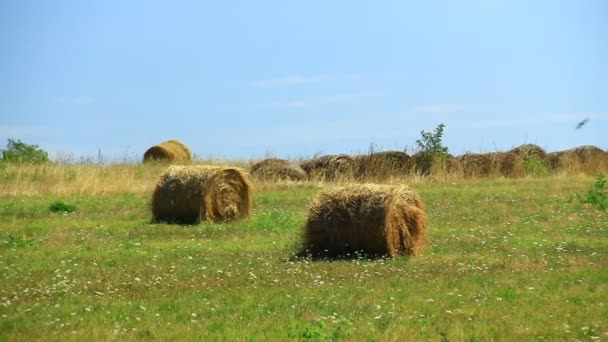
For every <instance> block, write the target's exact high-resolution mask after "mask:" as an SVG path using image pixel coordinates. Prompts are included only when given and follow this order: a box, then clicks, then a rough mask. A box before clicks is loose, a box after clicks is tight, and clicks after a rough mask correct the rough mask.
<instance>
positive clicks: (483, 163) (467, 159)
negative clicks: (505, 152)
mask: <svg viewBox="0 0 608 342" xmlns="http://www.w3.org/2000/svg"><path fill="white" fill-rule="evenodd" d="M458 160H459V161H460V165H461V166H462V172H463V175H464V176H465V177H468V178H473V177H487V176H488V175H490V171H491V169H492V161H491V160H490V157H488V156H487V155H485V154H479V153H465V154H463V155H461V156H459V157H458Z"/></svg>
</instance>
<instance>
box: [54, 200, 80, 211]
mask: <svg viewBox="0 0 608 342" xmlns="http://www.w3.org/2000/svg"><path fill="white" fill-rule="evenodd" d="M49 210H50V211H51V212H54V213H71V212H74V211H75V210H76V206H75V205H72V204H67V203H64V202H62V201H55V202H53V203H51V205H50V206H49Z"/></svg>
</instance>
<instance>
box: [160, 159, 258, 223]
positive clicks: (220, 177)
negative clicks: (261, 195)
mask: <svg viewBox="0 0 608 342" xmlns="http://www.w3.org/2000/svg"><path fill="white" fill-rule="evenodd" d="M252 193H253V189H252V185H251V181H250V176H249V175H248V174H247V173H245V172H243V171H242V170H241V169H238V168H231V167H228V168H225V167H216V166H201V165H193V166H181V165H172V166H170V167H169V168H168V169H167V170H166V171H165V172H164V173H163V174H162V175H161V176H160V180H159V181H158V183H157V184H156V188H155V189H154V193H153V195H152V203H151V207H152V214H153V220H154V221H168V222H180V223H198V222H200V221H231V220H235V219H239V218H242V217H245V216H248V215H249V213H250V212H251V203H252Z"/></svg>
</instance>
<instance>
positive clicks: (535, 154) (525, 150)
mask: <svg viewBox="0 0 608 342" xmlns="http://www.w3.org/2000/svg"><path fill="white" fill-rule="evenodd" d="M509 152H513V153H515V154H517V155H519V156H520V157H522V158H523V159H524V160H525V159H528V158H537V159H539V160H541V161H543V162H544V163H546V162H547V152H545V150H543V148H542V147H540V146H538V145H534V144H523V145H520V146H517V147H515V148H514V149H512V150H511V151H509Z"/></svg>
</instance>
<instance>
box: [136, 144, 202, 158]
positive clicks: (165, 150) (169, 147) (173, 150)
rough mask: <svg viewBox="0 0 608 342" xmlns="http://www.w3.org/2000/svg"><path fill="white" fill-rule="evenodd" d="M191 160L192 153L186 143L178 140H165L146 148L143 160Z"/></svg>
mask: <svg viewBox="0 0 608 342" xmlns="http://www.w3.org/2000/svg"><path fill="white" fill-rule="evenodd" d="M191 160H192V154H191V153H190V149H188V147H187V146H186V145H184V144H183V143H182V142H180V141H178V140H167V141H163V142H161V143H160V144H158V145H154V146H152V147H150V148H149V149H147V150H146V152H145V153H144V159H143V162H144V163H145V162H151V161H167V162H189V161H191Z"/></svg>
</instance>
